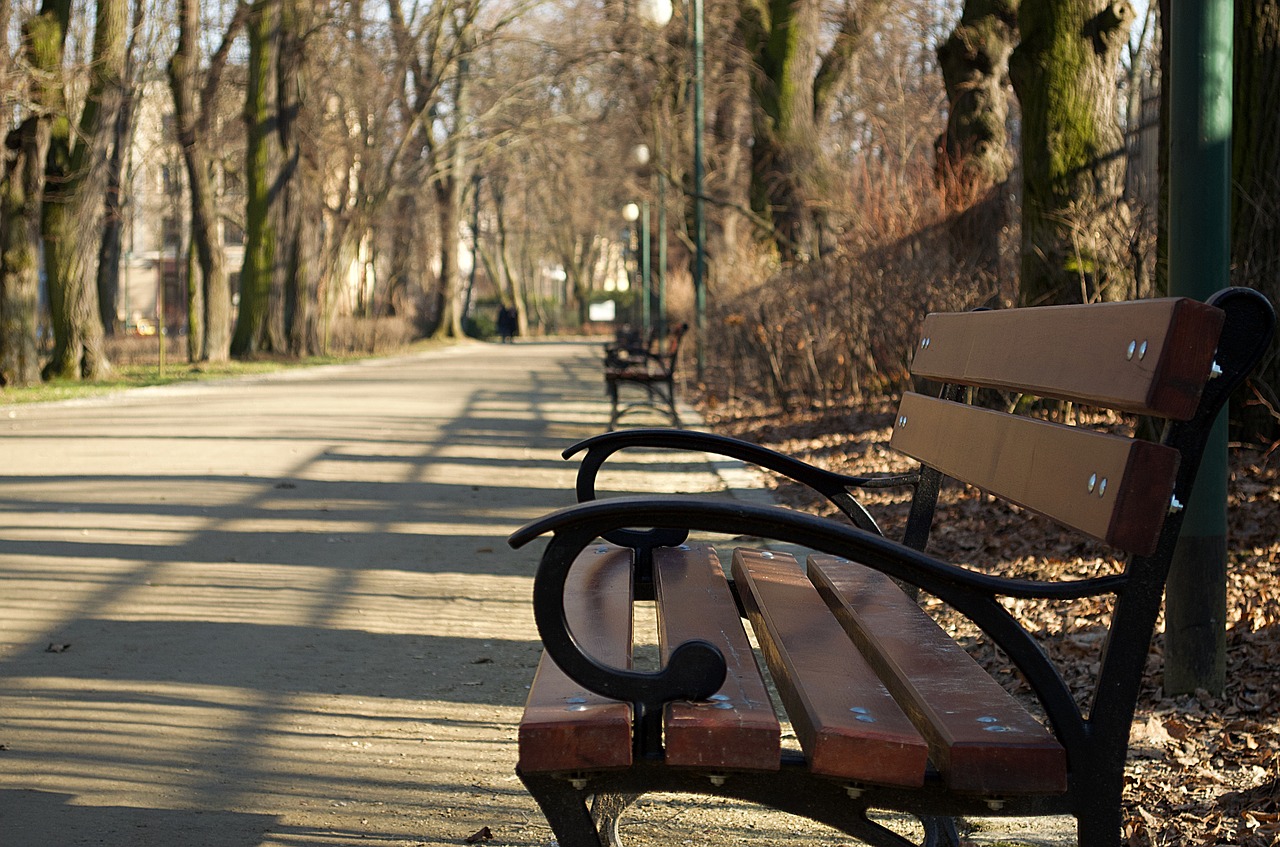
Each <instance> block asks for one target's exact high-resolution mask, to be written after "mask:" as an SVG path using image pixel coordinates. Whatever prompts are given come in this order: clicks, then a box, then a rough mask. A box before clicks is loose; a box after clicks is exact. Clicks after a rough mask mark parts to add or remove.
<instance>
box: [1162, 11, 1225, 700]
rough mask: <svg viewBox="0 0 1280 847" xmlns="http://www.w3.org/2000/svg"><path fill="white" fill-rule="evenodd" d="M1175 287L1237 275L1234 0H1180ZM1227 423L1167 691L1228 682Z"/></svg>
mask: <svg viewBox="0 0 1280 847" xmlns="http://www.w3.org/2000/svg"><path fill="white" fill-rule="evenodd" d="M1169 33H1170V35H1169V39H1170V41H1169V55H1170V79H1169V80H1168V85H1169V86H1170V92H1169V293H1170V294H1172V295H1175V296H1180V297H1193V298H1195V299H1197V300H1205V299H1207V298H1208V297H1209V296H1210V295H1212V294H1213V293H1214V292H1215V291H1217V290H1219V289H1221V288H1225V287H1226V286H1227V285H1228V284H1229V283H1230V264H1231V239H1230V197H1231V193H1230V192H1231V62H1232V3H1231V0H1171V4H1170V20H1169ZM1226 538H1227V427H1226V416H1225V414H1224V415H1223V416H1221V417H1219V418H1218V421H1217V423H1216V425H1215V426H1214V429H1213V433H1212V435H1211V436H1210V440H1209V445H1208V448H1207V451H1206V453H1205V457H1204V461H1203V463H1202V464H1201V465H1200V473H1199V478H1198V479H1197V480H1196V487H1195V490H1194V491H1193V492H1192V496H1191V501H1190V502H1189V503H1188V504H1187V514H1186V517H1185V520H1184V523H1183V527H1182V537H1181V539H1180V540H1179V542H1178V547H1177V550H1176V552H1175V553H1174V559H1173V568H1172V570H1171V572H1170V575H1169V583H1168V587H1167V589H1166V593H1165V669H1164V689H1165V693H1166V694H1187V693H1191V692H1194V691H1195V690H1196V689H1197V688H1203V689H1205V690H1207V691H1210V692H1215V693H1220V692H1221V691H1222V689H1223V686H1224V684H1225V682H1226V659H1225V656H1226V602H1227V601H1226V564H1227V540H1226Z"/></svg>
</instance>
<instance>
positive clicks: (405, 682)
mask: <svg viewBox="0 0 1280 847" xmlns="http://www.w3.org/2000/svg"><path fill="white" fill-rule="evenodd" d="M597 349H598V348H597V347H596V346H595V345H574V344H521V345H516V346H498V345H486V346H481V345H476V346H468V347H460V348H454V349H452V350H449V351H446V352H443V353H433V354H427V355H423V356H418V357H411V358H401V359H395V360H387V361H378V362H371V363H366V364H363V365H354V366H342V367H331V368H321V369H316V370H310V371H300V372H290V373H287V374H282V375H276V376H273V377H270V378H257V379H251V380H238V381H230V382H225V383H218V384H208V383H206V384H200V385H190V386H184V387H178V388H169V389H163V390H143V391H135V392H131V393H127V394H123V395H120V396H117V397H112V398H103V399H97V400H93V401H89V402H82V403H78V404H52V405H44V406H26V407H13V408H0V449H2V450H3V456H4V467H5V469H4V476H3V486H2V488H0V492H2V493H0V512H2V514H3V517H0V521H2V522H3V527H4V528H3V536H2V537H3V543H2V544H0V845H4V847H46V845H47V846H48V847H54V846H55V845H57V847H62V845H79V844H93V845H107V847H149V845H163V846H164V847H187V845H208V847H277V845H279V846H280V847H283V845H334V847H337V845H350V844H357V843H358V844H368V845H418V844H461V843H464V842H465V839H466V838H467V837H468V836H470V835H472V834H473V833H476V832H478V831H480V830H481V829H482V828H483V827H488V828H489V829H490V830H491V832H492V833H493V836H494V838H493V841H492V843H494V844H512V845H543V847H545V845H549V844H551V843H552V837H551V833H550V831H549V829H548V828H547V826H546V824H545V822H544V821H543V820H542V818H541V815H540V814H539V813H538V812H537V810H536V808H535V807H534V805H533V803H532V801H531V800H530V799H529V798H528V796H527V795H526V794H525V792H524V791H523V789H522V787H521V785H520V783H519V782H518V781H517V780H516V778H515V777H514V775H513V773H512V769H513V767H514V763H515V757H516V748H515V726H516V724H517V722H518V720H519V714H520V708H521V706H522V704H523V701H524V697H525V693H526V688H525V687H526V685H527V684H528V682H529V679H530V678H531V676H532V673H533V668H534V666H535V663H536V660H537V656H538V652H539V648H538V646H537V644H536V642H535V641H534V640H533V639H534V627H533V621H532V615H531V612H530V609H529V602H528V598H529V593H530V585H531V574H532V570H533V566H534V563H535V562H536V556H537V553H538V550H539V549H540V545H532V546H531V547H530V548H528V549H525V550H521V551H518V552H513V551H511V550H509V549H508V548H507V546H506V544H505V541H504V540H505V537H506V536H507V534H508V533H509V532H510V531H511V530H512V529H514V528H515V527H516V526H518V525H519V524H521V523H523V522H524V521H526V520H528V519H530V518H532V517H535V516H537V515H539V514H542V513H544V512H545V511H547V510H548V509H550V508H552V507H554V506H559V505H567V504H568V503H569V502H570V501H571V495H570V491H571V481H572V474H573V465H572V464H570V463H566V462H564V461H563V460H562V459H560V458H559V451H560V450H561V449H562V448H563V447H564V446H566V445H567V444H569V443H571V442H572V441H574V440H576V439H578V438H581V437H584V436H586V435H590V434H593V433H595V432H598V431H599V430H600V429H601V428H602V426H603V423H604V422H605V421H606V420H607V408H606V406H605V402H604V397H603V391H602V389H601V386H600V384H599V375H598V353H597ZM663 458H664V461H663V463H662V464H661V465H657V464H654V462H656V461H657V457H653V458H652V460H647V459H646V457H643V456H642V457H636V458H635V459H634V461H633V462H631V463H629V464H628V465H627V466H626V467H625V468H623V469H622V470H620V471H619V472H618V473H617V474H616V475H614V476H613V477H612V478H611V479H610V480H609V487H616V488H618V489H622V488H629V489H638V490H644V489H645V488H650V489H652V488H654V487H660V488H664V489H666V490H680V489H683V490H699V491H710V490H714V489H717V488H718V487H720V485H721V483H720V480H719V477H717V475H716V474H714V473H712V472H711V469H710V467H709V466H708V465H707V464H706V463H705V462H703V461H702V460H701V458H700V457H683V458H682V457H675V460H674V461H671V458H672V457H670V456H666V457H663ZM626 832H627V835H628V838H629V840H630V843H632V844H636V845H657V844H669V843H693V844H702V843H717V844H736V843H744V842H746V843H752V844H761V845H763V844H775V843H779V842H784V841H787V840H789V838H790V836H791V835H793V834H796V835H800V834H801V833H803V840H805V841H807V842H811V841H814V840H815V839H816V840H817V841H819V842H821V843H832V844H837V843H848V842H847V839H841V838H839V837H838V836H836V835H835V834H834V833H830V832H829V831H828V832H826V833H820V832H818V831H817V829H816V828H815V827H813V826H811V825H809V824H807V823H804V822H800V821H795V820H792V819H788V818H785V817H783V816H779V815H761V814H759V813H758V812H757V811H756V810H753V809H749V808H746V807H741V806H731V805H726V804H723V803H719V802H717V801H710V800H705V799H702V798H697V799H687V798H686V799H680V798H657V799H655V800H653V801H649V802H646V803H645V804H644V805H643V806H642V807H641V809H639V810H638V813H637V815H636V816H635V819H634V821H633V822H630V823H629V824H628V826H627V829H626Z"/></svg>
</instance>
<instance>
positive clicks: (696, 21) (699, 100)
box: [640, 0, 707, 382]
mask: <svg viewBox="0 0 1280 847" xmlns="http://www.w3.org/2000/svg"><path fill="white" fill-rule="evenodd" d="M702 6H703V0H691V10H690V11H691V13H692V16H693V22H692V23H693V302H694V315H695V317H694V326H695V327H696V329H697V331H696V333H695V339H694V342H695V353H696V357H697V368H698V370H697V374H698V381H699V382H701V381H702V379H703V376H704V374H705V372H706V349H705V337H706V329H707V281H706V277H707V252H706V244H707V209H706V202H705V200H704V199H703V195H704V193H705V192H704V187H703V184H704V182H705V179H706V168H705V156H704V151H703V141H702V137H703V134H704V131H705V128H706V107H705V103H704V90H705V88H706V85H705V82H704V77H705V73H706V57H705V54H706V48H705V40H704V38H703V27H702V19H703V14H702ZM671 12H672V9H671V0H640V14H641V16H643V17H644V18H646V19H647V20H649V21H650V22H651V23H653V24H654V25H655V26H659V27H662V26H666V24H667V23H668V22H669V21H670V20H671ZM663 235H665V227H664V229H663ZM660 237H661V236H660ZM659 319H660V320H664V319H665V318H664V317H661V316H660V318H659Z"/></svg>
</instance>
